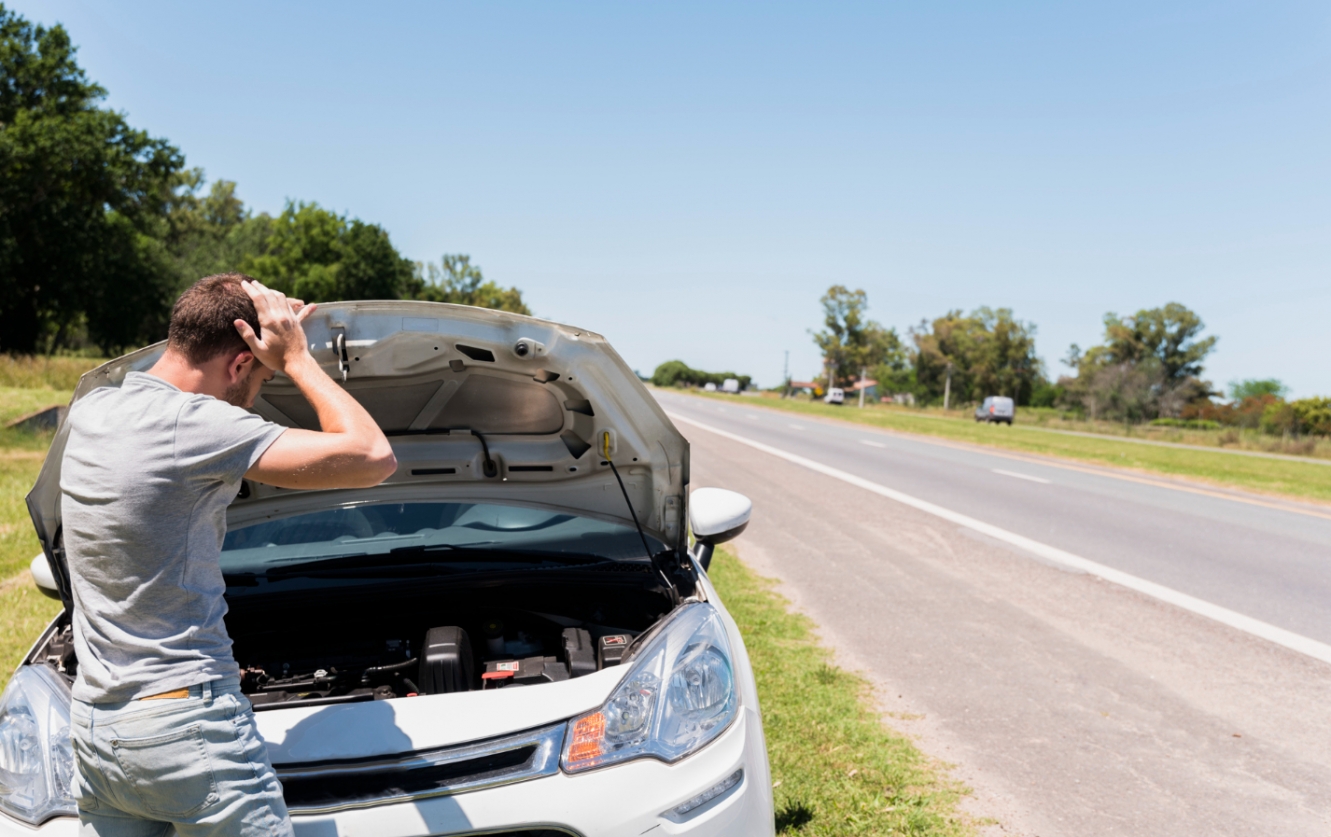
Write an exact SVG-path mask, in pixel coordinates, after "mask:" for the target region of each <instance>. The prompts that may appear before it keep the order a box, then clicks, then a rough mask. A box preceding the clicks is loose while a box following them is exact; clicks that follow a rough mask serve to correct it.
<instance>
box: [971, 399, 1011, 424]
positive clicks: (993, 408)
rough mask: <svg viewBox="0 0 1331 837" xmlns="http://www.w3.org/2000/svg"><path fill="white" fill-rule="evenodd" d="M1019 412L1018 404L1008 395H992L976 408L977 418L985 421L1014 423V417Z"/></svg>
mask: <svg viewBox="0 0 1331 837" xmlns="http://www.w3.org/2000/svg"><path fill="white" fill-rule="evenodd" d="M1016 414H1017V406H1016V404H1014V403H1013V402H1012V399H1011V398H1008V397H1007V396H1006V395H991V396H989V397H988V398H986V399H984V403H983V404H981V405H980V406H978V407H976V408H975V420H976V421H985V422H991V423H992V422H1007V424H1009V425H1011V424H1012V417H1013V416H1015V415H1016Z"/></svg>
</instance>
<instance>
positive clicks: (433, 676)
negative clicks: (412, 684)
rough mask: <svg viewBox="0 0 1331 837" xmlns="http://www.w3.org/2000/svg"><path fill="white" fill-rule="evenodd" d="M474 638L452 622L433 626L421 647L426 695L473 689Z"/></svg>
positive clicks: (423, 689) (420, 683)
mask: <svg viewBox="0 0 1331 837" xmlns="http://www.w3.org/2000/svg"><path fill="white" fill-rule="evenodd" d="M471 678H472V658H471V641H470V640H469V639H468V638H467V632H466V631H464V630H462V629H461V628H459V627H456V626H453V625H450V626H447V627H443V628H431V629H430V630H428V631H426V633H425V645H424V647H422V648H421V673H420V682H419V683H418V684H417V685H419V686H420V687H421V691H422V692H423V693H425V694H427V695H438V694H444V693H447V692H465V691H468V690H469V689H471Z"/></svg>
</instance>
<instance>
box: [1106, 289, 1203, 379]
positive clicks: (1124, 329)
mask: <svg viewBox="0 0 1331 837" xmlns="http://www.w3.org/2000/svg"><path fill="white" fill-rule="evenodd" d="M1205 327H1206V326H1205V324H1204V323H1203V322H1202V318H1201V317H1199V316H1197V314H1195V313H1194V312H1193V311H1191V310H1189V309H1188V308H1186V307H1184V306H1183V305H1180V304H1179V303H1177V302H1171V303H1169V304H1168V305H1166V306H1165V307H1163V308H1149V309H1142V310H1141V311H1138V312H1137V313H1136V314H1134V315H1132V316H1131V317H1119V316H1118V315H1117V314H1114V313H1112V312H1111V313H1108V314H1105V344H1104V348H1105V350H1106V355H1105V357H1106V359H1107V360H1108V361H1109V362H1111V363H1140V362H1141V361H1142V360H1144V359H1145V358H1148V357H1154V358H1155V359H1156V360H1158V361H1159V362H1160V369H1161V372H1162V373H1163V375H1164V377H1165V379H1166V380H1168V381H1180V380H1183V379H1185V378H1197V377H1200V376H1201V374H1202V361H1203V360H1204V359H1205V358H1206V356H1207V355H1208V354H1210V353H1211V350H1212V349H1214V348H1215V342H1216V338H1215V337H1214V336H1212V337H1207V338H1205V339H1203V340H1198V339H1197V335H1199V334H1200V333H1201V331H1202V329H1203V328H1205Z"/></svg>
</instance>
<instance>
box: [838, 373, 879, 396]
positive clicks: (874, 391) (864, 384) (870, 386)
mask: <svg viewBox="0 0 1331 837" xmlns="http://www.w3.org/2000/svg"><path fill="white" fill-rule="evenodd" d="M860 390H864V397H865V398H866V399H867V400H869V401H873V400H874V399H875V398H877V397H878V382H877V381H875V380H873V379H872V378H865V379H864V380H863V381H856V382H855V383H853V384H851V385H850V386H849V387H848V388H847V389H846V394H848V395H849V394H851V393H854V394H855V397H856V398H859V397H860Z"/></svg>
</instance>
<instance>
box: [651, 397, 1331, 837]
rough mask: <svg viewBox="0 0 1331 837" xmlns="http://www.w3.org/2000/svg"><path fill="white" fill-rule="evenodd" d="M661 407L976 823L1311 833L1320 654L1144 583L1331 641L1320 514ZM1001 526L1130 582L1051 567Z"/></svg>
mask: <svg viewBox="0 0 1331 837" xmlns="http://www.w3.org/2000/svg"><path fill="white" fill-rule="evenodd" d="M658 398H659V400H660V401H661V403H662V405H663V406H664V407H665V408H666V410H667V411H669V412H670V413H672V415H675V416H677V417H678V419H677V420H676V424H677V425H678V426H679V428H680V429H681V431H682V432H683V433H684V434H685V436H687V437H688V438H689V440H690V442H691V443H692V448H693V452H692V485H693V486H694V487H699V486H704V485H717V486H722V487H726V488H732V489H734V490H737V491H741V492H744V493H746V494H748V495H749V496H750V497H751V498H752V499H753V501H754V506H755V510H754V518H753V522H752V524H751V525H750V527H749V529H748V531H747V532H746V533H745V534H744V536H742V537H741V538H740V540H739V541H738V542H737V544H736V546H737V549H738V551H739V553H740V555H741V556H742V557H743V558H744V559H745V560H746V561H747V562H749V563H750V564H752V565H754V566H755V567H757V568H758V569H759V570H760V571H762V572H764V573H766V574H768V575H772V576H774V577H776V578H778V579H780V580H781V581H782V582H783V584H782V591H783V592H784V593H785V594H786V595H787V596H789V597H790V598H791V599H792V600H793V601H794V602H795V604H796V606H797V607H798V608H799V609H800V610H802V611H804V612H806V613H808V614H809V615H810V616H811V617H813V618H814V620H815V621H817V622H818V624H819V625H820V626H821V627H822V630H823V632H824V635H825V637H826V639H827V641H828V642H829V643H830V644H831V645H832V646H833V647H834V648H835V649H836V650H837V652H838V654H839V656H840V657H841V659H842V660H843V661H844V662H845V663H846V664H847V665H850V666H852V667H854V668H857V669H860V670H862V671H865V672H866V673H867V674H868V675H869V676H870V677H871V678H872V679H873V680H874V681H875V682H876V683H877V685H878V687H879V688H878V694H879V697H880V700H881V703H882V706H883V710H884V712H885V716H886V717H885V719H886V721H887V722H888V723H889V724H891V725H892V726H895V727H897V728H898V729H901V730H903V731H905V732H907V733H908V734H911V735H913V736H915V737H916V738H917V739H918V740H919V742H920V744H921V746H922V747H923V749H924V750H925V751H926V752H928V753H930V754H931V755H933V756H935V757H937V758H940V759H942V760H943V761H945V762H948V763H951V764H954V765H955V766H956V767H955V775H956V776H957V778H959V779H961V780H963V781H965V782H966V783H967V784H969V785H970V786H971V787H973V788H974V789H975V791H976V793H975V795H974V798H973V799H972V800H971V802H970V803H968V804H969V806H970V808H971V810H972V811H973V812H974V813H976V814H977V815H980V816H989V817H993V818H994V819H996V820H997V821H998V823H999V824H998V825H996V826H994V827H992V828H991V829H989V830H991V831H992V832H993V833H1017V834H1030V835H1041V837H1048V836H1049V835H1117V834H1134V835H1137V834H1140V835H1211V834H1253V835H1304V834H1308V835H1320V836H1321V837H1326V835H1328V834H1331V664H1328V663H1327V662H1324V661H1322V660H1319V659H1315V658H1314V657H1310V656H1308V655H1306V654H1301V653H1298V652H1296V651H1294V650H1291V649H1290V648H1287V647H1284V646H1282V645H1278V644H1275V643H1273V642H1270V641H1268V640H1266V639H1263V638H1261V636H1255V635H1253V633H1251V632H1247V631H1245V630H1241V629H1239V628H1236V627H1234V623H1231V624H1225V623H1223V622H1218V621H1216V620H1215V619H1211V618H1207V617H1206V616H1202V615H1199V614H1198V613H1196V612H1191V611H1189V610H1186V609H1183V608H1181V607H1179V606H1176V605H1174V604H1170V603H1169V601H1168V599H1167V597H1166V600H1161V598H1160V597H1153V596H1152V595H1145V594H1143V593H1142V592H1140V590H1142V589H1151V588H1152V585H1163V587H1164V588H1167V589H1168V590H1169V591H1176V592H1177V593H1180V594H1183V595H1184V596H1188V597H1192V598H1193V599H1194V600H1198V601H1200V602H1202V603H1209V604H1210V605H1218V606H1219V607H1221V608H1224V609H1226V611H1227V612H1233V613H1235V614H1239V617H1237V618H1239V619H1241V618H1242V617H1248V618H1250V619H1256V620H1260V621H1261V622H1262V623H1265V624H1269V625H1273V626H1276V627H1277V628H1279V629H1283V630H1284V631H1288V632H1291V633H1292V634H1293V635H1295V636H1296V637H1300V638H1308V639H1311V640H1314V641H1315V643H1314V644H1316V643H1324V644H1326V643H1331V515H1329V514H1328V513H1327V511H1326V510H1325V509H1323V508H1317V507H1306V506H1300V505H1298V504H1282V503H1280V502H1272V501H1270V500H1268V499H1265V498H1259V497H1252V496H1249V495H1242V494H1239V493H1232V494H1231V493H1226V492H1217V491H1212V490H1209V489H1206V488H1205V487H1200V486H1196V487H1192V489H1191V490H1189V487H1188V486H1186V485H1178V484H1171V483H1169V482H1167V481H1157V480H1152V479H1146V480H1144V481H1143V480H1142V479H1141V478H1139V477H1137V476H1135V475H1127V474H1114V472H1112V471H1105V470H1104V469H1095V468H1087V467H1084V466H1080V465H1076V464H1075V463H1068V464H1064V463H1058V462H1055V461H1052V460H1042V459H1039V458H1036V457H1028V456H1024V455H1011V454H1007V453H1005V452H1001V451H988V450H978V449H975V448H970V447H966V446H959V445H955V444H951V443H942V442H934V441H929V440H925V439H921V438H918V437H908V436H903V435H897V434H891V433H885V432H881V431H876V430H873V429H870V428H863V427H856V426H851V425H845V424H841V423H836V422H827V421H820V420H817V419H809V418H805V417H796V416H792V415H790V414H786V413H779V412H775V411H772V410H764V409H762V408H758V407H750V406H745V405H744V403H743V399H739V398H737V399H734V400H733V401H730V402H720V401H714V400H703V399H698V398H692V397H689V396H681V395H675V394H671V393H658ZM848 409H853V408H848ZM699 423H701V425H704V426H706V427H710V428H713V429H715V430H719V431H722V434H731V436H730V437H727V436H725V435H721V434H718V433H715V432H712V431H711V430H707V429H703V427H702V426H699ZM1004 430H1005V428H1002V427H994V428H993V432H995V433H1002V432H1004ZM734 437H739V439H743V440H749V441H752V442H755V443H758V444H761V445H767V446H770V448H772V449H775V450H776V451H779V452H783V453H785V454H789V455H792V456H793V457H796V458H798V457H803V458H804V459H806V460H809V461H810V462H813V463H818V464H820V465H823V466H828V467H830V468H833V469H836V470H837V472H838V473H840V474H841V475H842V476H841V477H840V478H838V477H836V476H833V475H829V474H827V473H820V472H819V471H817V470H814V469H812V468H810V467H808V466H807V465H801V464H799V463H798V462H797V461H796V462H792V461H790V459H789V458H783V457H782V456H779V455H775V454H774V453H773V452H770V451H764V450H757V449H754V448H753V447H751V446H750V445H747V444H744V443H742V442H741V441H739V440H738V439H736V438H734ZM846 475H849V477H847V476H846ZM1123 477H1128V478H1126V479H1125V478H1123ZM857 479H858V480H867V481H871V483H873V484H875V485H879V486H883V487H885V489H887V490H888V491H889V492H891V491H895V492H902V493H903V494H904V495H908V497H909V498H914V499H915V500H918V501H923V503H918V502H917V503H915V504H914V505H910V504H907V503H905V502H900V501H898V500H894V499H891V498H890V497H885V496H882V493H874V491H872V490H867V489H866V487H865V485H864V484H862V483H861V484H856V483H855V480H857ZM848 480H849V481H848ZM927 504H935V505H936V506H939V507H942V508H943V509H945V510H948V511H950V512H954V513H957V514H960V515H965V516H966V517H967V518H970V519H973V520H974V521H979V522H980V523H981V524H986V525H989V526H997V527H1001V529H1002V530H1003V531H1004V532H1007V533H1013V535H1014V537H1012V538H1008V539H1006V540H1001V539H998V538H996V537H991V536H989V535H987V534H984V533H983V532H982V531H976V529H977V527H976V526H966V525H958V524H957V523H956V522H954V521H953V520H950V519H946V518H945V517H940V516H939V515H938V514H936V513H929V512H928V511H925V510H922V509H923V508H925V506H926V505H927ZM978 528H980V529H983V525H981V526H980V527H978ZM1021 538H1027V539H1030V540H1031V541H1034V542H1037V543H1038V545H1042V546H1047V547H1052V548H1053V551H1059V550H1061V551H1066V552H1068V553H1073V554H1074V555H1076V556H1081V557H1083V558H1085V559H1089V560H1090V561H1093V562H1096V564H1099V565H1104V566H1105V567H1108V568H1112V570H1113V571H1116V572H1120V573H1127V574H1130V575H1131V577H1132V578H1135V579H1141V580H1143V585H1144V586H1142V587H1139V588H1138V589H1128V588H1125V587H1123V586H1120V585H1119V584H1114V583H1110V582H1107V581H1105V580H1103V579H1101V578H1098V577H1096V576H1095V575H1092V574H1087V573H1083V572H1075V571H1070V570H1069V569H1068V568H1067V566H1064V565H1060V564H1058V563H1056V562H1051V561H1049V560H1048V559H1047V555H1045V554H1044V553H1042V552H1041V551H1040V549H1035V548H1032V549H1025V548H1021V547H1020V546H1014V543H1019V542H1021ZM1045 551H1046V552H1048V551H1049V550H1045ZM1240 627H1241V626H1240ZM1321 647H1322V648H1325V645H1322V646H1321Z"/></svg>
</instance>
